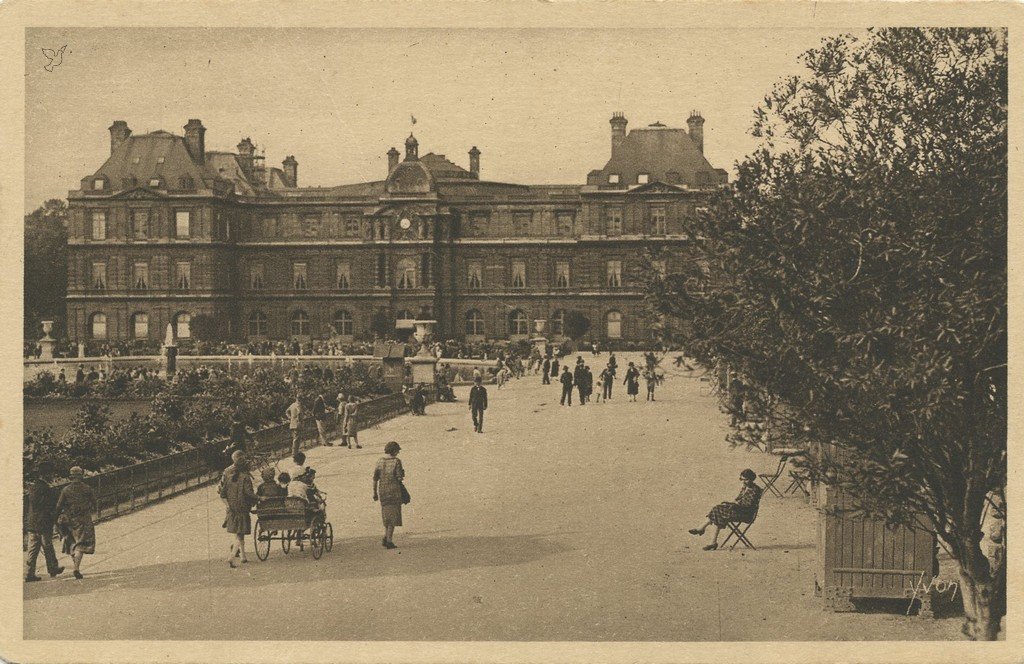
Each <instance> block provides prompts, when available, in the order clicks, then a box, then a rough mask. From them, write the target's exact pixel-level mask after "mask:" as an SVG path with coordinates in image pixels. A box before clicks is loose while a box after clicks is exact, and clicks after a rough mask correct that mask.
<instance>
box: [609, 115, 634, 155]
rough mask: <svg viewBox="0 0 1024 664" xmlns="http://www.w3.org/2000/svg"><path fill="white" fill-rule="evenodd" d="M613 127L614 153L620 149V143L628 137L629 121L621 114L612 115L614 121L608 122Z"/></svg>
mask: <svg viewBox="0 0 1024 664" xmlns="http://www.w3.org/2000/svg"><path fill="white" fill-rule="evenodd" d="M608 122H609V123H611V125H612V153H613V154H614V153H615V149H616V148H618V147H619V143H621V142H622V139H624V138H625V137H626V125H627V124H628V122H629V121H628V120H626V116H625V115H623V114H622V113H621V112H616V113H612V119H611V120H609V121H608Z"/></svg>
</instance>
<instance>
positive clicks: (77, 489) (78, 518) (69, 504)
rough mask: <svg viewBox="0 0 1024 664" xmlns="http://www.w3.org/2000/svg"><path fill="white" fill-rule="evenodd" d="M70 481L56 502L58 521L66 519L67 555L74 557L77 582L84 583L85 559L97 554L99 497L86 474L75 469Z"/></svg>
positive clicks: (65, 548)
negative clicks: (89, 483) (95, 518)
mask: <svg viewBox="0 0 1024 664" xmlns="http://www.w3.org/2000/svg"><path fill="white" fill-rule="evenodd" d="M68 476H69V477H70V478H71V481H70V482H69V483H68V485H67V486H65V487H64V489H63V490H62V491H61V492H60V497H59V498H57V509H56V512H57V516H58V519H61V518H63V519H66V521H67V527H68V529H69V530H70V540H68V539H65V542H64V547H63V548H64V551H65V552H66V553H70V554H71V561H72V562H73V563H74V565H75V571H74V574H75V578H76V579H82V578H83V577H82V571H81V566H82V556H83V555H85V554H87V553H88V554H93V553H96V528H95V526H94V525H93V522H92V515H93V512H95V511H96V494H94V493H93V491H92V489H91V488H90V487H89V485H88V484H86V483H85V471H84V470H82V469H81V468H80V467H78V466H74V467H72V468H71V470H70V471H68Z"/></svg>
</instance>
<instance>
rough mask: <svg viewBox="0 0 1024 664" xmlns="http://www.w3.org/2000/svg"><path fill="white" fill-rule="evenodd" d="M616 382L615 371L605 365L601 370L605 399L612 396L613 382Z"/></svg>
mask: <svg viewBox="0 0 1024 664" xmlns="http://www.w3.org/2000/svg"><path fill="white" fill-rule="evenodd" d="M614 382H615V372H614V371H612V368H611V367H605V368H604V369H602V370H601V387H602V389H603V390H604V391H603V393H602V395H601V396H603V397H604V400H605V401H607V400H608V399H611V398H612V383H614Z"/></svg>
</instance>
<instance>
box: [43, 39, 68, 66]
mask: <svg viewBox="0 0 1024 664" xmlns="http://www.w3.org/2000/svg"><path fill="white" fill-rule="evenodd" d="M67 47H68V45H67V44H64V45H63V46H61V47H60V49H59V50H56V51H55V50H53V49H52V48H44V49H41V50H42V51H43V55H45V56H46V57H47V58H48V59H49V60H50V62H49V63H47V64H46V66H44V67H43V69H45V70H46V71H48V72H51V73H52V72H53V68H54V67H59V66H60V63H61V62H63V60H64V49H66V48H67Z"/></svg>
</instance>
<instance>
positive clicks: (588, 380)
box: [583, 364, 594, 403]
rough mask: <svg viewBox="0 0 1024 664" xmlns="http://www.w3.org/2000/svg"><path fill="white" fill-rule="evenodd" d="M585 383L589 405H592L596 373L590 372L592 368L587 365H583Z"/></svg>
mask: <svg viewBox="0 0 1024 664" xmlns="http://www.w3.org/2000/svg"><path fill="white" fill-rule="evenodd" d="M583 383H584V386H585V389H584V390H583V391H584V392H585V393H586V397H587V403H590V395H592V394H593V393H594V372H593V371H591V370H590V367H589V366H587V365H586V364H584V365H583Z"/></svg>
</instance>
